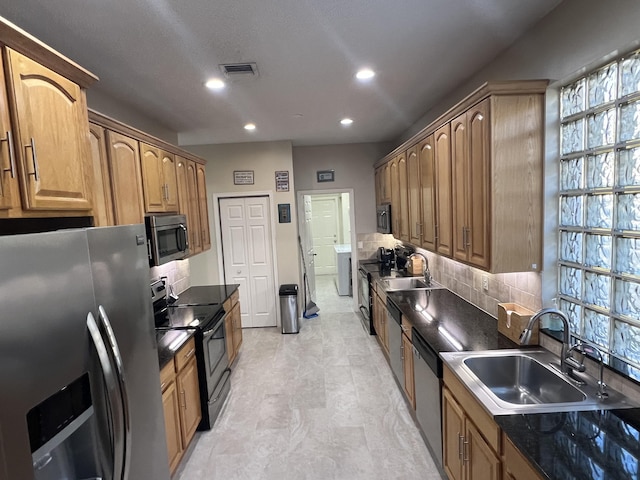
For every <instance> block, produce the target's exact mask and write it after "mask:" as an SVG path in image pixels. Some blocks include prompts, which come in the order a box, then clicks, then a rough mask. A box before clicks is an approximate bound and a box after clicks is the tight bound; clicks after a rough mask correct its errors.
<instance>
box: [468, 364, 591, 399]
mask: <svg viewBox="0 0 640 480" xmlns="http://www.w3.org/2000/svg"><path fill="white" fill-rule="evenodd" d="M464 364H465V365H466V366H467V367H468V368H469V370H471V371H472V372H473V373H474V374H475V375H476V377H478V379H479V380H480V381H481V382H482V383H483V384H484V385H485V386H486V387H487V388H488V389H489V390H491V392H493V394H494V395H495V396H496V397H498V398H499V399H501V400H504V401H505V402H508V403H515V404H518V405H525V404H531V405H537V404H541V403H564V402H582V401H584V400H586V399H587V396H586V395H585V394H584V393H582V392H581V391H580V390H578V389H577V388H576V387H574V386H573V385H571V384H570V383H569V382H567V381H566V380H564V379H563V378H562V377H560V376H558V375H556V374H555V373H553V372H552V371H551V370H548V369H547V368H545V367H544V366H543V365H542V364H541V363H540V362H538V361H536V360H534V359H533V358H531V357H527V356H524V355H509V356H504V357H503V356H500V357H474V358H467V359H465V360H464Z"/></svg>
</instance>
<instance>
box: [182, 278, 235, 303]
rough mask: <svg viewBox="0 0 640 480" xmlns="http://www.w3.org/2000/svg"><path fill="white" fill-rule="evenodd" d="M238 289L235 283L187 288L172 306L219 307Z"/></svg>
mask: <svg viewBox="0 0 640 480" xmlns="http://www.w3.org/2000/svg"><path fill="white" fill-rule="evenodd" d="M238 287H240V285H239V284H237V283H230V284H228V285H198V286H195V287H189V288H187V289H186V290H185V291H184V292H182V293H181V294H180V295H178V300H177V301H176V302H175V303H174V304H173V305H220V304H222V303H224V301H225V300H226V299H227V298H229V297H230V296H231V295H232V294H233V292H235V291H236V290H237V289H238Z"/></svg>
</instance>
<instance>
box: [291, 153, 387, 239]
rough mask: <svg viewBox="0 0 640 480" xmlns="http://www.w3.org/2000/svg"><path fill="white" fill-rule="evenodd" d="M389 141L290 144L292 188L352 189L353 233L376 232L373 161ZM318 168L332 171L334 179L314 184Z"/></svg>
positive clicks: (376, 159) (382, 154)
mask: <svg viewBox="0 0 640 480" xmlns="http://www.w3.org/2000/svg"><path fill="white" fill-rule="evenodd" d="M391 146H392V145H391V144H389V143H357V144H348V145H322V146H315V147H294V148H293V168H294V176H295V183H296V191H301V190H305V191H306V190H324V189H341V188H353V190H354V197H355V198H354V205H355V206H354V216H355V220H356V233H367V232H375V231H376V213H375V208H376V197H375V189H374V188H373V184H374V181H373V164H374V163H375V162H376V161H378V160H380V159H381V158H382V157H384V156H385V155H386V154H387V153H389V151H391ZM318 170H335V181H334V182H326V183H318V182H317V180H316V172H317V171H318Z"/></svg>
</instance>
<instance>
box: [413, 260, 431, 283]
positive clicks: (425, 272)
mask: <svg viewBox="0 0 640 480" xmlns="http://www.w3.org/2000/svg"><path fill="white" fill-rule="evenodd" d="M413 257H422V276H423V277H424V283H426V284H427V285H431V271H430V270H429V260H427V257H425V256H424V255H423V254H421V253H418V252H414V253H412V254H411V255H409V259H412V258H413Z"/></svg>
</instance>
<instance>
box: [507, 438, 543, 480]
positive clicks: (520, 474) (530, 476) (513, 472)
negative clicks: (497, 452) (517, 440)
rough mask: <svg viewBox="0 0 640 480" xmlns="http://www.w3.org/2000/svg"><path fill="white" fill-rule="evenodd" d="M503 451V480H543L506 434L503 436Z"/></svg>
mask: <svg viewBox="0 0 640 480" xmlns="http://www.w3.org/2000/svg"><path fill="white" fill-rule="evenodd" d="M502 451H503V457H502V479H503V480H542V477H541V476H540V475H539V474H538V472H537V471H536V470H534V468H533V467H532V466H531V465H530V464H529V462H528V461H527V460H526V459H525V458H524V457H523V456H522V454H521V453H520V451H519V450H518V449H517V448H516V447H515V446H514V445H513V443H512V442H511V440H509V438H508V437H507V436H506V435H505V434H503V435H502Z"/></svg>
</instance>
